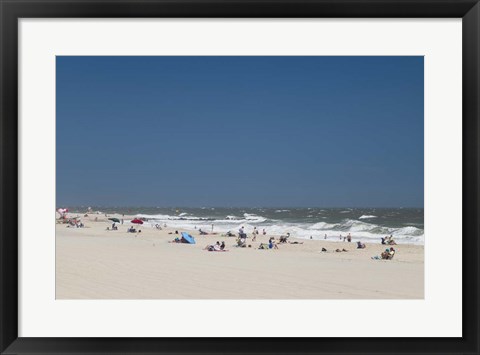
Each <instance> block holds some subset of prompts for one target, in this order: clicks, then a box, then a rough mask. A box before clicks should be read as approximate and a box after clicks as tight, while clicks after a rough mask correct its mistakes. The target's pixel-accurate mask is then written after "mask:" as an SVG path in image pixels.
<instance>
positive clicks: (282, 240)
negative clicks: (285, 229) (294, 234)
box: [279, 233, 290, 244]
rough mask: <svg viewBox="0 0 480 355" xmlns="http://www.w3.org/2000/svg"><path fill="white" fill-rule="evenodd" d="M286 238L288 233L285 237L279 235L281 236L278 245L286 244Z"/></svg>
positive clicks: (288, 234) (288, 235)
mask: <svg viewBox="0 0 480 355" xmlns="http://www.w3.org/2000/svg"><path fill="white" fill-rule="evenodd" d="M288 237H290V233H287V235H281V236H280V240H279V243H282V244H283V243H286V242H287V239H288Z"/></svg>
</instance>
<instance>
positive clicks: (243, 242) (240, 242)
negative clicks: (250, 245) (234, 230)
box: [237, 238, 247, 248]
mask: <svg viewBox="0 0 480 355" xmlns="http://www.w3.org/2000/svg"><path fill="white" fill-rule="evenodd" d="M237 246H238V247H240V248H245V247H246V246H247V243H246V240H245V238H238V239H237Z"/></svg>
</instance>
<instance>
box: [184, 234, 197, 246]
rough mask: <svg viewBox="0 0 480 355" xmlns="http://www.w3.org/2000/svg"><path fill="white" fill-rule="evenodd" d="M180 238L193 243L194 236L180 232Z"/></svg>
mask: <svg viewBox="0 0 480 355" xmlns="http://www.w3.org/2000/svg"><path fill="white" fill-rule="evenodd" d="M182 238H183V239H184V240H185V241H186V242H187V243H189V244H195V238H194V237H192V236H191V235H190V234H188V233H185V232H182Z"/></svg>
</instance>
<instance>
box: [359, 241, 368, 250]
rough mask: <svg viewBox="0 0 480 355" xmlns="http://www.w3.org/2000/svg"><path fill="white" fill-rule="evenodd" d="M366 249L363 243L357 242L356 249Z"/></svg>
mask: <svg viewBox="0 0 480 355" xmlns="http://www.w3.org/2000/svg"><path fill="white" fill-rule="evenodd" d="M366 247H367V246H366V245H365V243H362V242H357V249H365V248H366Z"/></svg>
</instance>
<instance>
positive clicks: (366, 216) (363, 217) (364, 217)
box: [358, 215, 377, 219]
mask: <svg viewBox="0 0 480 355" xmlns="http://www.w3.org/2000/svg"><path fill="white" fill-rule="evenodd" d="M368 218H377V216H371V215H363V216H360V217H358V219H368Z"/></svg>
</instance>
